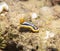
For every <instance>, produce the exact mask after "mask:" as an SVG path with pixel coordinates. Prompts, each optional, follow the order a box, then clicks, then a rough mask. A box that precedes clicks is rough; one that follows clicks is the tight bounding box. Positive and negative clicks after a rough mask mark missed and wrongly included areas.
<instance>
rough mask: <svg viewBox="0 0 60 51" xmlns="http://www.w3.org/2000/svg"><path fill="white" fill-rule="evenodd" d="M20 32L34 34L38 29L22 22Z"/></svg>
mask: <svg viewBox="0 0 60 51" xmlns="http://www.w3.org/2000/svg"><path fill="white" fill-rule="evenodd" d="M19 31H21V32H24V31H25V32H27V31H31V32H34V33H37V32H39V29H38V28H37V27H36V26H35V25H34V24H32V23H29V22H24V23H23V24H22V25H21V26H20V30H19Z"/></svg>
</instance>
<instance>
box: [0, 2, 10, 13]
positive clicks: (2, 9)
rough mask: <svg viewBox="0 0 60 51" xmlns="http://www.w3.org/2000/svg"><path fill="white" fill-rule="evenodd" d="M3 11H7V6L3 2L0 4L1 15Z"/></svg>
mask: <svg viewBox="0 0 60 51" xmlns="http://www.w3.org/2000/svg"><path fill="white" fill-rule="evenodd" d="M4 10H5V11H8V10H9V7H8V5H7V4H6V3H5V2H1V3H0V13H2V12H3V11H4Z"/></svg>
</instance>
